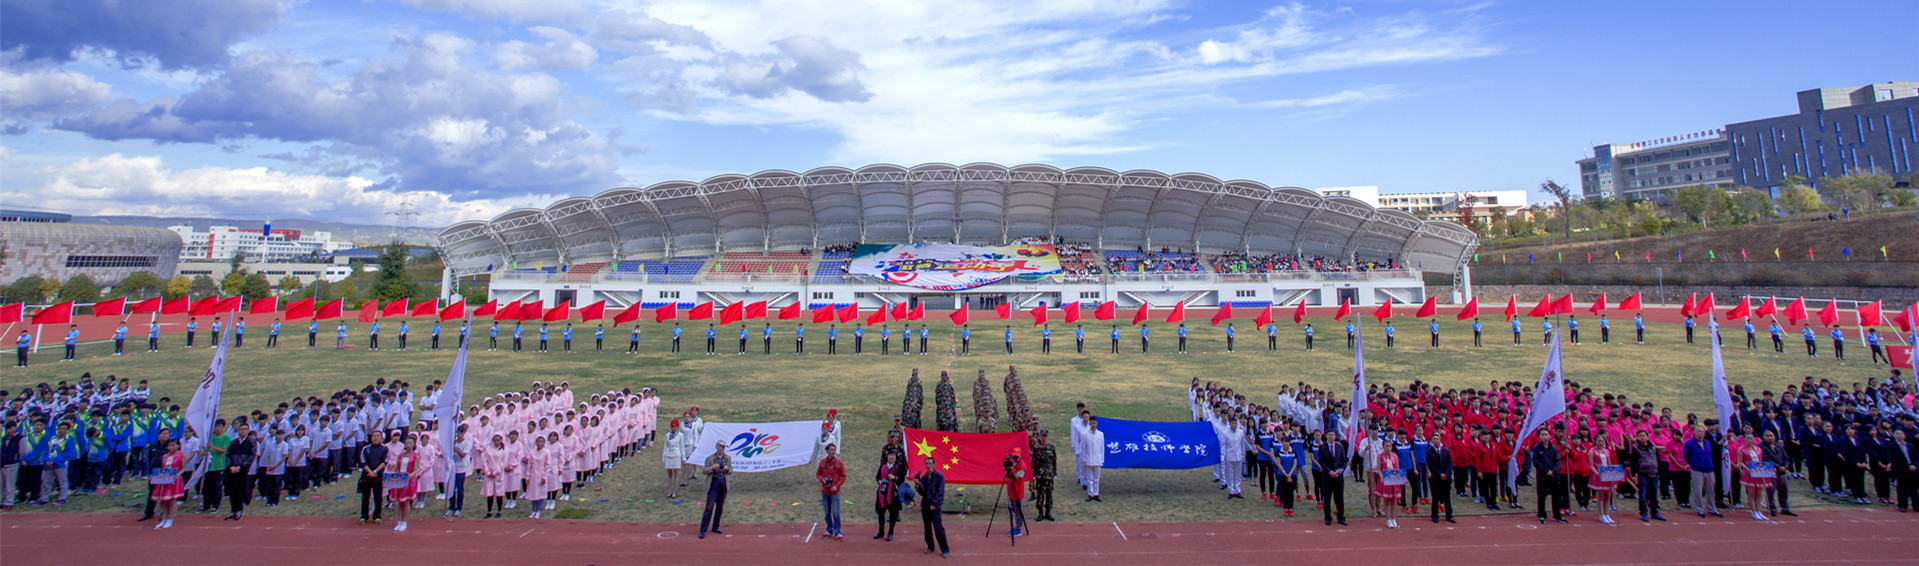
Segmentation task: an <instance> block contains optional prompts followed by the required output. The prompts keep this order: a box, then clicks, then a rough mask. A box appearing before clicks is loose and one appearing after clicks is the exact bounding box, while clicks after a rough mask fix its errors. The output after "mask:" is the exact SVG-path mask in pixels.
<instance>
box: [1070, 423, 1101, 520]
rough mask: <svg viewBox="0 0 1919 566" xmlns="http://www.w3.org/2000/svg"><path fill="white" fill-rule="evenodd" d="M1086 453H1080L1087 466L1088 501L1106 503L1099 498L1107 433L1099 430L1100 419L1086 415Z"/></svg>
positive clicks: (1077, 452)
mask: <svg viewBox="0 0 1919 566" xmlns="http://www.w3.org/2000/svg"><path fill="white" fill-rule="evenodd" d="M1085 435H1086V441H1085V444H1086V448H1087V449H1086V451H1084V452H1079V451H1077V450H1075V452H1076V454H1081V455H1083V456H1080V458H1082V460H1081V461H1082V462H1084V463H1085V464H1086V476H1085V478H1086V500H1087V501H1105V500H1104V499H1100V498H1099V469H1100V468H1101V467H1103V466H1105V465H1106V433H1104V432H1100V430H1099V417H1095V416H1092V415H1091V414H1088V415H1086V433H1085Z"/></svg>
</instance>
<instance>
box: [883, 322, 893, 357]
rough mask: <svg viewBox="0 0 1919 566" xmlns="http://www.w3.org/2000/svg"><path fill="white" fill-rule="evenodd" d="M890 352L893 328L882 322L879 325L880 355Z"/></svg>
mask: <svg viewBox="0 0 1919 566" xmlns="http://www.w3.org/2000/svg"><path fill="white" fill-rule="evenodd" d="M892 352H893V329H892V328H889V327H887V326H886V325H884V324H882V325H880V355H882V356H884V355H887V354H890V353H892Z"/></svg>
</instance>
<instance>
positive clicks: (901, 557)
mask: <svg viewBox="0 0 1919 566" xmlns="http://www.w3.org/2000/svg"><path fill="white" fill-rule="evenodd" d="M1617 517H1618V518H1620V519H1622V520H1623V522H1622V524H1621V525H1619V526H1616V527H1613V526H1605V525H1601V524H1599V523H1598V522H1597V521H1596V520H1595V519H1594V518H1593V517H1591V516H1590V515H1582V516H1580V517H1577V518H1575V522H1573V523H1572V524H1568V525H1544V526H1542V525H1539V524H1537V523H1535V522H1534V521H1533V519H1532V517H1531V516H1530V515H1505V516H1494V517H1468V518H1462V519H1460V522H1459V523H1458V524H1457V525H1449V524H1445V523H1440V524H1437V525H1435V524H1433V523H1430V522H1427V521H1426V520H1425V519H1423V518H1421V519H1418V520H1414V519H1404V520H1402V522H1401V527H1402V528H1401V529H1399V530H1397V531H1394V530H1389V529H1384V528H1383V526H1384V521H1383V520H1379V519H1359V520H1353V521H1352V526H1350V527H1339V526H1337V525H1335V526H1333V527H1330V528H1328V527H1324V526H1322V525H1321V524H1320V523H1319V522H1317V521H1312V520H1303V519H1302V520H1292V521H1287V522H1284V523H1279V522H1272V521H1263V522H1261V521H1250V522H1230V523H1120V524H1113V523H1066V524H1061V523H1041V524H1038V525H1035V526H1034V528H1033V531H1034V534H1033V535H1031V536H1027V537H1022V538H1021V539H1020V541H1019V546H1017V547H1013V546H1009V545H1008V544H1007V538H1006V537H1005V536H1004V535H1003V533H1004V531H1001V533H1002V534H1001V536H997V537H993V538H986V537H985V536H984V531H985V526H984V525H982V524H981V523H977V522H970V521H969V522H958V521H949V522H948V523H947V526H948V527H949V530H948V535H949V537H950V540H951V541H952V542H953V544H954V546H955V548H954V552H953V557H952V558H953V561H954V562H970V563H990V564H1000V563H1035V562H1037V563H1044V564H1102V565H1110V564H1152V565H1156V566H1164V565H1165V564H1168V563H1170V562H1173V561H1179V560H1182V559H1186V560H1190V559H1193V558H1194V557H1198V556H1204V558H1200V560H1204V561H1205V562H1207V563H1214V564H1273V563H1279V562H1281V561H1284V562H1286V563H1297V564H1341V565H1360V564H1381V565H1390V566H1404V565H1406V564H1421V565H1426V564H1461V565H1475V566H1479V565H1503V564H1650V563H1658V564H1793V565H1800V564H1847V565H1850V564H1914V563H1919V537H1915V535H1914V532H1915V531H1914V527H1915V526H1919V515H1908V514H1900V513H1896V512H1893V511H1892V510H1890V509H1886V508H1870V509H1844V510H1830V511H1807V512H1805V513H1803V514H1802V515H1801V516H1800V517H1796V518H1794V517H1782V519H1788V520H1786V521H1779V522H1774V523H1757V522H1754V521H1752V520H1750V519H1749V518H1747V517H1746V516H1745V515H1743V514H1740V513H1728V514H1727V518H1725V519H1712V520H1704V519H1699V518H1696V517H1695V516H1694V515H1692V514H1690V513H1677V514H1674V515H1671V517H1670V518H1672V519H1673V521H1671V522H1667V523H1640V522H1639V521H1638V519H1637V518H1636V516H1634V515H1630V514H1619V515H1617ZM916 523H917V521H912V520H909V521H907V522H905V523H903V524H901V525H900V526H899V535H900V537H899V538H898V539H896V540H894V541H893V542H890V543H887V542H880V541H874V540H872V539H871V538H869V537H871V536H872V535H870V534H868V533H870V532H872V531H870V530H869V529H871V528H872V527H871V526H870V525H864V524H861V525H848V526H847V532H848V534H849V535H852V538H848V539H847V540H846V541H845V542H837V541H832V540H828V539H825V538H822V537H821V536H820V533H819V528H818V527H817V525H808V524H756V525H729V526H728V527H727V529H726V531H727V532H726V534H725V535H711V534H709V535H708V536H707V538H706V539H704V540H701V539H696V538H695V537H694V535H695V534H696V533H697V532H698V525H687V524H656V523H612V522H595V521H559V520H542V521H531V520H494V521H473V520H460V521H446V520H442V519H438V518H432V519H420V520H416V521H413V523H412V524H411V525H410V528H409V531H408V532H406V533H393V532H391V528H390V526H381V527H375V526H371V525H368V526H359V525H357V524H355V522H354V521H352V520H350V519H344V518H325V517H254V518H248V519H246V521H245V522H244V523H232V522H225V521H221V520H219V519H218V518H217V517H216V516H187V517H182V518H181V519H180V520H179V522H178V523H177V524H176V526H175V527H174V528H172V529H170V530H167V531H154V530H153V529H152V525H153V523H152V522H145V523H135V522H133V517H132V516H130V515H81V514H58V513H36V514H17V513H16V514H7V515H0V564H7V565H8V566H28V565H40V564H87V565H112V564H190V565H194V566H206V565H209V564H274V565H276V566H284V565H299V564H325V565H328V566H337V565H340V564H408V565H425V564H461V565H481V564H511V565H515V566H527V565H548V564H707V563H715V562H717V563H721V564H741V563H752V564H888V565H897V564H901V563H926V562H931V563H945V561H941V560H939V559H937V558H935V557H931V556H927V555H925V554H923V553H922V552H921V549H923V548H924V547H923V546H922V544H921V542H920V527H919V525H918V524H916ZM389 525H390V524H389Z"/></svg>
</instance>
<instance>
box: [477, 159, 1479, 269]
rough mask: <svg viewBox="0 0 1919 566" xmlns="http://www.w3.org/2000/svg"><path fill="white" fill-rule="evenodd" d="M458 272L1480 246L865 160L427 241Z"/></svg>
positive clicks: (1384, 222)
mask: <svg viewBox="0 0 1919 566" xmlns="http://www.w3.org/2000/svg"><path fill="white" fill-rule="evenodd" d="M440 237H441V239H440V241H441V246H442V249H441V251H442V253H443V255H444V257H446V258H447V260H448V265H450V266H452V267H453V269H454V270H455V272H456V273H458V274H461V275H469V274H475V273H480V272H484V271H487V270H489V269H497V268H502V267H506V266H508V265H514V264H518V265H520V266H527V265H528V264H529V263H538V262H546V261H551V262H554V263H555V264H556V265H557V264H561V263H579V262H587V261H612V260H619V259H657V258H662V257H667V256H704V255H709V254H713V253H719V252H729V251H766V250H773V251H780V250H797V249H800V248H815V249H817V248H819V247H821V246H822V245H827V244H839V243H850V242H863V243H908V242H913V243H942V242H950V243H964V244H978V245H1000V244H1004V243H1008V242H1011V241H1014V240H1018V239H1021V238H1026V237H1046V238H1052V237H1062V238H1064V239H1066V240H1068V241H1079V242H1088V243H1091V244H1093V245H1094V246H1095V247H1096V248H1100V249H1124V248H1134V247H1141V248H1150V249H1157V248H1161V247H1171V248H1182V249H1186V250H1195V251H1198V252H1201V253H1221V252H1226V251H1244V252H1248V253H1253V254H1267V253H1303V254H1308V255H1318V256H1325V257H1339V258H1349V259H1356V260H1359V261H1367V260H1381V259H1387V258H1398V259H1400V261H1401V262H1402V263H1404V264H1405V265H1407V266H1409V267H1413V268H1417V269H1422V270H1426V271H1454V270H1456V269H1457V268H1458V266H1459V265H1460V264H1461V263H1463V262H1464V260H1465V259H1467V258H1468V257H1470V256H1471V254H1472V252H1473V251H1474V250H1475V249H1477V247H1478V241H1477V238H1476V237H1475V236H1474V235H1473V233H1472V232H1471V231H1469V230H1467V229H1466V228H1464V227H1462V226H1460V225H1458V224H1454V223H1451V222H1443V221H1422V220H1420V219H1418V218H1416V217H1414V216H1412V215H1410V214H1407V213H1404V212H1399V211H1395V210H1386V209H1375V208H1373V207H1372V206H1370V205H1367V204H1366V203H1364V202H1361V201H1358V200H1354V199H1351V198H1346V197H1338V196H1330V197H1329V196H1321V195H1319V194H1318V193H1314V192H1312V191H1309V190H1306V189H1301V188H1298V187H1269V186H1267V185H1265V184H1263V183H1260V182H1257V181H1247V180H1236V181H1221V180H1219V179H1218V178H1215V177H1212V176H1210V175H1205V174H1201V173H1176V174H1167V173H1162V172H1158V171H1147V170H1134V171H1127V172H1124V173H1121V172H1116V171H1113V170H1110V169H1104V168H1098V167H1078V168H1073V169H1066V170H1061V169H1058V168H1055V167H1052V166H1048V165H1035V164H1028V165H1017V166H1012V167H1008V166H1004V165H998V164H992V163H973V164H969V165H959V166H954V165H948V164H943V163H929V164H924V165H918V166H913V167H904V166H899V165H892V164H875V165H868V166H865V167H861V168H859V169H846V168H842V167H822V168H818V169H814V170H811V171H807V172H805V173H795V172H792V171H782V170H771V171H761V172H759V173H754V174H751V175H739V174H727V175H719V176H715V177H713V178H710V179H707V180H705V181H699V182H693V181H666V182H662V183H657V184H654V185H652V186H649V187H646V188H632V187H621V188H616V189H612V190H608V191H605V192H602V193H600V194H597V195H593V196H591V197H574V198H568V199H564V200H561V201H559V202H555V203H553V204H552V205H551V206H548V207H547V208H545V209H531V208H522V209H514V210H510V211H507V212H505V213H502V214H500V215H499V216H497V217H494V218H493V219H491V220H484V221H480V220H474V221H466V222H460V223H457V224H454V225H453V226H449V227H447V228H446V229H445V230H444V231H442V232H441V233H440Z"/></svg>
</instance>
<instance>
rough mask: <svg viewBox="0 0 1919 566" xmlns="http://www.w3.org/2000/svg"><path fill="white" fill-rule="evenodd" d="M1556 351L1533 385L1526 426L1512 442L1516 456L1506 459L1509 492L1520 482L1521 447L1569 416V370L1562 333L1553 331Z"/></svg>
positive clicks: (1548, 359)
mask: <svg viewBox="0 0 1919 566" xmlns="http://www.w3.org/2000/svg"><path fill="white" fill-rule="evenodd" d="M1552 344H1553V348H1552V350H1551V351H1549V352H1546V368H1545V369H1543V370H1541V371H1540V372H1539V383H1536V384H1534V385H1533V400H1532V403H1531V404H1530V405H1529V406H1527V408H1526V424H1525V426H1522V427H1520V428H1519V436H1518V437H1517V438H1514V439H1513V455H1512V456H1511V457H1509V458H1507V459H1506V472H1507V473H1506V488H1507V489H1514V488H1516V487H1517V485H1516V484H1517V482H1518V480H1519V447H1521V446H1524V445H1525V444H1526V439H1528V438H1532V436H1533V432H1535V431H1537V430H1539V427H1540V426H1543V425H1545V424H1546V421H1549V420H1552V418H1553V417H1557V416H1559V414H1560V413H1564V412H1566V367H1565V366H1564V365H1563V364H1562V363H1561V362H1560V358H1559V354H1560V350H1559V331H1558V330H1557V329H1555V330H1553V336H1552Z"/></svg>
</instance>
